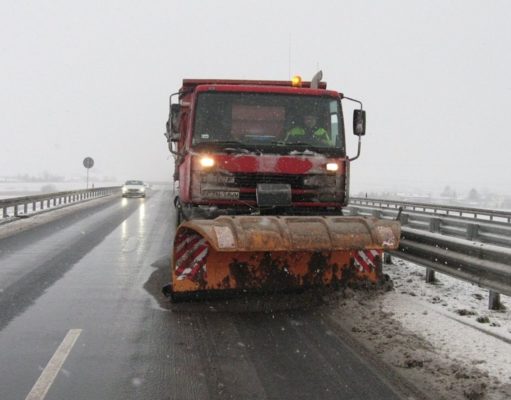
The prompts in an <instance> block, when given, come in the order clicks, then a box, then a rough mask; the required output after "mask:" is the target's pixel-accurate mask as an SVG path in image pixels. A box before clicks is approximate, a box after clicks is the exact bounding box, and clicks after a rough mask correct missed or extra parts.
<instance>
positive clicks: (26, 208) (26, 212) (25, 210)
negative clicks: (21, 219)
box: [23, 203, 28, 215]
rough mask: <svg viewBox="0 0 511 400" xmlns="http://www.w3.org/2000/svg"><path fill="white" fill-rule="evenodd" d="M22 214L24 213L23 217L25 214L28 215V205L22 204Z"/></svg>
mask: <svg viewBox="0 0 511 400" xmlns="http://www.w3.org/2000/svg"><path fill="white" fill-rule="evenodd" d="M23 213H24V214H25V215H27V214H28V203H25V204H23Z"/></svg>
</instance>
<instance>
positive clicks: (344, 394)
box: [0, 190, 409, 400]
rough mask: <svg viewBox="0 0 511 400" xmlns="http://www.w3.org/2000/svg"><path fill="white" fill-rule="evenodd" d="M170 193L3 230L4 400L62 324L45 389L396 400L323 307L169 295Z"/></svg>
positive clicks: (393, 388)
mask: <svg viewBox="0 0 511 400" xmlns="http://www.w3.org/2000/svg"><path fill="white" fill-rule="evenodd" d="M171 199H172V193H171V192H170V191H163V190H161V191H154V192H153V193H151V195H150V196H148V197H147V198H146V199H121V198H112V199H111V200H109V201H108V202H106V203H103V204H101V205H99V206H98V207H95V208H91V209H87V210H82V211H78V212H76V213H73V214H71V215H67V216H65V217H62V218H60V219H58V220H55V221H52V222H49V223H46V224H45V225H41V226H38V227H36V228H34V229H32V230H30V231H26V232H23V233H19V234H17V235H15V236H11V237H8V238H6V239H3V240H0V399H2V400H10V399H13V400H14V399H25V398H26V396H27V394H28V393H29V392H30V391H31V389H32V387H33V385H34V384H35V382H36V381H37V380H38V378H39V377H40V376H41V373H42V371H43V369H44V368H45V367H46V365H47V364H48V361H49V360H50V359H51V358H52V356H53V355H54V353H55V352H56V350H57V348H58V347H59V345H60V343H61V342H62V341H63V339H64V338H65V337H66V335H67V333H68V332H69V331H70V330H72V329H80V330H81V334H80V336H79V337H78V339H77V340H76V343H75V344H74V346H73V347H72V349H71V350H70V352H69V355H68V357H67V359H65V362H64V363H63V365H62V368H61V369H60V370H59V372H58V374H57V375H56V378H55V380H54V381H53V383H52V384H51V386H50V388H49V390H48V392H47V393H46V394H45V395H44V397H41V398H45V399H51V400H54V399H307V400H310V399H324V400H327V399H398V398H405V397H406V396H409V393H407V392H406V386H407V385H406V384H403V383H402V382H400V381H399V379H397V378H396V377H395V376H393V375H392V373H391V372H389V371H388V370H387V369H385V368H384V367H382V366H380V365H379V364H378V362H377V361H376V360H375V359H374V358H373V357H372V355H370V354H367V353H366V352H365V351H364V350H363V349H362V348H360V347H359V346H358V345H357V343H356V341H354V340H353V338H352V337H351V336H350V334H349V333H347V332H344V331H343V329H342V323H341V324H339V323H338V321H337V323H333V322H332V320H331V318H330V316H329V313H328V310H329V307H331V305H330V306H329V305H326V306H325V305H319V304H318V305H315V304H307V307H305V305H304V304H303V303H300V301H302V302H303V301H304V300H303V298H301V299H300V298H294V297H292V295H290V296H291V297H287V298H286V301H285V304H287V306H286V305H285V306H284V307H282V303H280V304H279V307H272V303H271V302H272V301H273V300H272V299H270V300H269V303H268V302H266V303H265V304H264V307H261V306H260V305H261V304H260V301H261V299H251V298H249V299H244V300H240V299H235V300H233V301H231V302H229V301H221V300H220V301H216V302H214V301H208V302H203V303H192V304H186V303H185V304H179V305H170V304H169V302H168V301H167V300H166V299H165V298H164V297H163V296H162V295H161V293H160V288H161V286H163V285H164V284H165V283H167V282H168V281H169V275H170V274H169V254H170V249H171V245H172V239H173V235H174V226H175V215H174V209H173V206H172V201H171Z"/></svg>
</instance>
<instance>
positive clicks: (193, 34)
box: [0, 0, 511, 194]
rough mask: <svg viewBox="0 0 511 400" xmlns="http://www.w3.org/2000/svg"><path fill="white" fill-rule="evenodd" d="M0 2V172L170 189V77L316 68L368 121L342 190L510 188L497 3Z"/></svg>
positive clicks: (504, 56) (507, 33)
mask: <svg viewBox="0 0 511 400" xmlns="http://www.w3.org/2000/svg"><path fill="white" fill-rule="evenodd" d="M0 3H1V10H2V11H1V13H0V68H1V74H0V110H1V114H0V115H1V117H0V139H1V140H0V176H10V175H16V174H24V173H28V174H34V175H35V174H39V173H41V172H42V171H47V172H49V173H53V174H57V175H63V176H66V177H71V176H80V175H83V174H84V173H85V169H84V167H83V166H82V160H83V158H84V157H85V156H90V157H93V158H94V160H95V162H96V165H95V166H94V168H93V172H94V173H95V174H96V175H97V176H113V177H116V178H117V179H119V181H121V180H124V179H127V178H140V179H147V180H168V181H170V179H171V176H172V174H171V173H172V165H173V164H172V160H171V157H170V154H169V153H168V151H167V147H166V142H165V139H164V137H163V132H164V126H165V121H166V118H167V115H168V95H169V94H170V93H172V92H175V91H177V89H178V88H179V86H180V82H181V80H182V79H183V78H246V79H288V78H289V77H290V74H291V75H293V74H300V75H302V76H303V77H304V78H307V79H310V78H311V77H312V76H313V75H314V73H315V72H316V71H317V70H318V69H322V70H323V76H324V80H326V81H327V82H328V86H329V88H331V89H334V90H338V91H341V92H343V93H345V94H346V95H347V96H350V97H355V98H357V99H360V100H362V101H363V102H364V107H365V108H366V110H367V113H368V114H367V118H368V131H367V136H366V137H365V138H364V140H363V147H362V156H361V158H360V159H359V160H357V161H356V162H355V163H354V164H353V167H352V178H351V180H352V190H353V191H359V190H365V191H371V190H374V191H382V190H414V189H415V190H419V189H421V188H422V189H423V190H431V191H441V190H442V189H443V187H444V186H445V185H451V186H452V187H453V188H454V189H456V190H458V191H460V192H461V191H463V190H468V189H470V188H471V187H476V188H478V189H487V190H491V191H495V192H501V193H508V194H510V193H511V184H510V178H509V173H510V170H511V168H510V167H511V155H510V148H511V136H510V133H511V132H510V129H509V126H510V118H509V115H508V114H511V113H510V110H511V23H510V20H511V2H509V1H466V0H462V1H445V0H442V1H385V2H381V1H349V2H348V1H321V0H316V1H314V2H310V3H309V6H306V3H305V2H302V1H300V2H298V1H294V2H291V1H277V0H273V1H264V0H257V1H239V0H238V1H221V0H220V1H219V0H216V1H209V2H208V1H168V0H167V1H145V2H142V1H126V0H123V1H105V0H101V1H94V0H88V1H10V0H1V1H0ZM351 110H352V109H351V108H347V109H346V112H347V113H350V114H351V112H352V111H351ZM347 128H348V132H350V136H349V141H348V150H349V152H350V153H351V154H354V153H355V152H356V140H355V137H353V136H352V135H351V127H350V126H348V127H347Z"/></svg>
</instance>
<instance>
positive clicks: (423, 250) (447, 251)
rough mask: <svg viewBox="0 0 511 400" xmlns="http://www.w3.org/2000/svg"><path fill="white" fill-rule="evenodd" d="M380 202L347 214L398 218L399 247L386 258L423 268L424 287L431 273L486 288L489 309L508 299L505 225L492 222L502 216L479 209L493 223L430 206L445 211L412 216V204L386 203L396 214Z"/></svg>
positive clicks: (509, 246) (509, 231) (509, 242)
mask: <svg viewBox="0 0 511 400" xmlns="http://www.w3.org/2000/svg"><path fill="white" fill-rule="evenodd" d="M362 200H364V201H365V200H369V201H374V200H370V199H362ZM386 203H387V202H386V201H385V200H377V202H376V204H371V205H369V204H368V203H367V202H364V204H361V203H360V202H351V203H350V206H349V207H348V210H349V212H350V215H372V216H375V217H378V218H384V219H395V218H396V217H397V216H398V215H399V219H400V221H401V225H402V235H401V243H400V247H399V249H398V250H397V251H394V252H392V253H391V254H392V255H394V256H396V257H398V258H402V259H404V260H408V261H411V262H414V263H416V264H418V265H422V266H424V267H426V281H427V282H432V281H433V280H434V279H435V278H434V271H438V272H441V273H444V274H447V275H450V276H453V277H455V278H458V279H462V280H465V281H468V282H471V283H474V284H477V285H479V286H481V287H484V288H487V289H490V304H489V307H490V308H492V309H495V308H499V306H500V293H502V294H505V295H507V296H511V225H510V224H509V223H508V222H502V221H496V219H495V217H496V216H499V217H502V216H503V215H505V214H506V213H505V212H504V213H501V212H499V211H493V210H485V215H486V216H487V217H490V218H491V217H492V216H493V218H491V219H490V218H487V219H484V220H480V219H477V217H472V218H470V217H468V218H467V217H466V216H465V215H461V216H460V214H459V213H460V211H463V212H465V210H471V211H470V212H472V213H473V211H474V210H475V209H469V208H461V207H453V208H452V209H451V208H450V207H449V206H438V205H435V206H436V207H437V209H442V210H444V211H445V214H438V212H435V211H430V212H428V211H424V209H422V210H421V211H419V212H417V211H416V209H414V207H416V205H415V204H412V203H406V202H392V201H391V202H389V203H390V204H393V205H397V204H398V205H399V206H400V207H402V211H401V214H399V211H398V210H397V209H396V208H394V206H391V207H385V206H383V207H382V206H381V205H382V204H386ZM353 204H356V206H354V205H353ZM423 206H424V205H421V206H420V207H423ZM405 210H406V211H405ZM447 212H449V213H447ZM456 213H458V215H455V214H456Z"/></svg>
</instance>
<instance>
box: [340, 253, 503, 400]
mask: <svg viewBox="0 0 511 400" xmlns="http://www.w3.org/2000/svg"><path fill="white" fill-rule="evenodd" d="M425 271H426V270H425V268H424V267H421V266H417V265H414V264H412V263H409V262H407V261H403V260H399V259H396V258H393V264H386V265H384V273H386V274H388V275H389V276H390V278H391V280H392V282H393V285H394V290H390V291H387V292H383V291H379V292H377V293H374V292H371V291H364V290H355V291H351V290H347V291H346V293H345V298H344V299H343V300H341V304H340V307H338V308H335V309H334V311H333V316H334V318H335V320H337V321H338V323H339V324H341V323H342V325H343V326H344V327H345V328H346V329H348V330H350V331H351V332H352V334H353V336H354V337H356V338H357V339H358V340H359V341H360V342H361V343H362V344H364V346H365V347H367V348H368V349H369V350H371V352H372V353H373V354H375V355H376V356H377V357H378V358H379V359H381V360H382V361H383V362H384V363H385V364H387V365H388V366H390V367H391V368H392V369H393V370H394V371H395V372H397V373H398V374H399V375H401V376H402V377H403V378H404V380H407V381H411V382H413V384H414V385H416V386H417V387H418V388H419V389H420V390H421V391H422V392H423V393H425V394H426V395H427V396H428V398H431V399H460V400H461V399H470V400H479V399H481V400H482V399H491V400H504V399H510V398H511V298H509V297H505V296H502V298H501V300H502V302H503V303H504V305H505V306H507V307H506V308H505V309H503V310H499V311H491V310H488V291H487V290H484V289H481V288H479V287H477V286H475V285H472V284H470V283H466V282H463V281H459V280H456V279H454V278H451V277H448V276H446V275H442V274H438V273H437V282H436V283H435V284H426V283H425ZM478 319H479V321H481V322H478Z"/></svg>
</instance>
